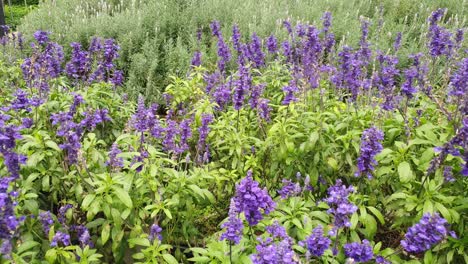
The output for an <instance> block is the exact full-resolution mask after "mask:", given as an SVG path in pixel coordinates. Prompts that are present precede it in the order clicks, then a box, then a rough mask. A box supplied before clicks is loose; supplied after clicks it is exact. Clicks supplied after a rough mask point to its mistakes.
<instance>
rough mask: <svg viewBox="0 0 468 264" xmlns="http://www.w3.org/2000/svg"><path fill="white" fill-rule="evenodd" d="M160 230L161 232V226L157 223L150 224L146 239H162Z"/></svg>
mask: <svg viewBox="0 0 468 264" xmlns="http://www.w3.org/2000/svg"><path fill="white" fill-rule="evenodd" d="M161 232H162V228H161V227H160V226H158V225H157V224H152V225H151V228H150V234H149V236H148V239H149V240H150V241H151V242H153V241H155V240H156V239H158V240H159V241H162V235H161Z"/></svg>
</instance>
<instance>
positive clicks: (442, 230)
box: [401, 213, 454, 253]
mask: <svg viewBox="0 0 468 264" xmlns="http://www.w3.org/2000/svg"><path fill="white" fill-rule="evenodd" d="M448 235H452V236H454V235H453V234H452V233H450V232H449V230H448V223H447V220H445V219H444V218H442V217H440V216H439V214H437V213H435V214H432V215H431V214H429V213H426V214H424V215H423V217H422V218H421V220H420V221H419V223H417V224H415V225H413V226H412V227H410V228H409V229H408V232H406V234H405V239H403V240H402V241H401V246H402V247H403V249H404V250H405V251H406V252H409V253H422V252H424V251H426V250H429V249H430V248H431V247H432V246H434V245H436V244H438V243H440V242H441V241H442V240H443V239H445V238H446V237H447V236H448Z"/></svg>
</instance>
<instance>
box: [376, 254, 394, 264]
mask: <svg viewBox="0 0 468 264" xmlns="http://www.w3.org/2000/svg"><path fill="white" fill-rule="evenodd" d="M375 262H376V263H378V264H392V262H391V261H390V260H387V259H385V258H384V257H382V256H377V257H376V258H375Z"/></svg>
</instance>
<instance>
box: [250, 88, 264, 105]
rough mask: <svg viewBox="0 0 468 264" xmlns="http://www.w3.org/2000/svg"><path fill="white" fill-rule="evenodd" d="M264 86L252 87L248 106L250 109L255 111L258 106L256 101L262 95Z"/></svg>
mask: <svg viewBox="0 0 468 264" xmlns="http://www.w3.org/2000/svg"><path fill="white" fill-rule="evenodd" d="M265 86H266V84H263V83H262V84H257V85H254V86H253V87H252V89H251V91H250V98H249V104H250V108H252V109H255V108H257V106H258V100H259V99H260V96H261V95H262V94H263V90H264V89H265Z"/></svg>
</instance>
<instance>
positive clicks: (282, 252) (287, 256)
mask: <svg viewBox="0 0 468 264" xmlns="http://www.w3.org/2000/svg"><path fill="white" fill-rule="evenodd" d="M258 240H259V241H260V244H259V245H257V246H256V250H257V254H253V255H251V256H250V259H251V260H252V262H253V263H254V264H293V263H299V262H298V261H297V260H296V259H297V257H296V254H295V253H294V250H293V249H292V245H291V243H290V241H289V240H286V239H285V240H282V241H279V242H275V241H274V240H273V239H272V238H270V237H268V238H266V239H265V240H262V239H260V238H259V239H258Z"/></svg>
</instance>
